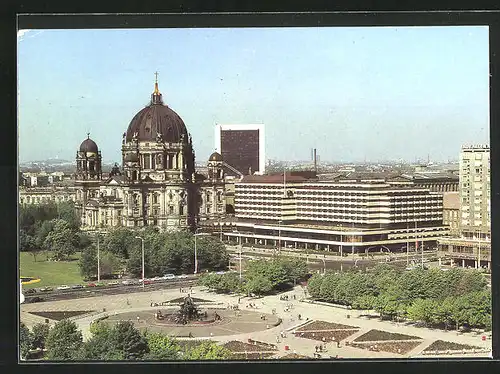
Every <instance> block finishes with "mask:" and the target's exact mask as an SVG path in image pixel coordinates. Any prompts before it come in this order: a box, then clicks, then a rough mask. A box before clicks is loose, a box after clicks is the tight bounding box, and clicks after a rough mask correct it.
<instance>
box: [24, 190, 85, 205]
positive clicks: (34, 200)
mask: <svg viewBox="0 0 500 374" xmlns="http://www.w3.org/2000/svg"><path fill="white" fill-rule="evenodd" d="M75 200H76V188H75V187H74V186H73V187H70V186H66V187H56V186H50V187H29V188H25V187H20V188H19V204H21V205H27V204H37V205H38V204H47V203H49V202H55V203H59V202H63V201H75Z"/></svg>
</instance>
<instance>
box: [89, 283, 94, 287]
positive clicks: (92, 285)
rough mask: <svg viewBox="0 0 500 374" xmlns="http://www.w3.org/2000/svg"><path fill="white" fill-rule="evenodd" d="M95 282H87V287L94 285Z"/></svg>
mask: <svg viewBox="0 0 500 374" xmlns="http://www.w3.org/2000/svg"><path fill="white" fill-rule="evenodd" d="M95 286H96V285H95V283H87V287H95Z"/></svg>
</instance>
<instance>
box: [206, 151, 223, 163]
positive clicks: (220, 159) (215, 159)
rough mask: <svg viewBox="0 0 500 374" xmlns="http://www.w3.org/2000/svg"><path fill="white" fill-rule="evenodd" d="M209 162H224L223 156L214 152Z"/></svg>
mask: <svg viewBox="0 0 500 374" xmlns="http://www.w3.org/2000/svg"><path fill="white" fill-rule="evenodd" d="M208 161H223V159H222V155H221V154H220V153H219V152H214V153H212V154H211V155H210V157H209V158H208Z"/></svg>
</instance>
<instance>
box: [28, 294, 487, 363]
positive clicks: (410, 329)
mask: <svg viewBox="0 0 500 374" xmlns="http://www.w3.org/2000/svg"><path fill="white" fill-rule="evenodd" d="M285 294H288V295H290V296H292V295H294V294H295V295H296V296H297V298H299V297H301V296H302V295H303V291H302V289H301V288H300V287H296V288H295V289H294V290H292V291H289V292H287V293H285ZM180 296H183V297H185V296H186V294H180V293H179V290H177V289H168V290H159V291H152V292H137V293H133V294H132V293H131V294H121V295H107V296H98V297H93V298H85V299H75V300H58V301H53V302H41V303H33V304H21V320H22V321H23V322H25V323H26V324H27V325H28V327H31V326H32V325H33V324H35V323H39V318H38V317H36V316H34V315H32V314H28V312H30V311H69V310H94V311H101V312H102V309H103V308H106V311H107V312H109V313H110V314H111V313H114V312H116V311H119V310H120V311H134V310H144V309H149V308H151V307H150V303H151V302H161V301H166V300H169V299H173V298H178V297H180ZM193 296H194V297H198V298H202V299H209V300H213V301H218V302H223V303H225V304H228V303H230V304H237V302H238V296H237V295H219V294H215V293H212V292H206V291H202V287H199V286H197V287H193ZM279 297H280V295H273V296H266V297H263V298H260V299H252V300H251V301H252V302H253V303H255V304H256V305H257V306H258V309H256V310H254V309H247V308H246V307H245V306H246V305H247V304H248V302H249V299H248V298H247V297H241V303H240V308H241V309H242V310H248V311H255V312H257V313H267V314H272V309H276V312H277V316H278V317H280V318H282V323H281V324H280V325H278V326H276V327H272V328H269V329H264V330H262V331H257V332H252V333H244V334H238V335H226V336H217V337H214V340H216V341H219V342H227V341H230V340H240V341H244V342H246V341H247V340H248V339H249V338H251V339H254V340H259V341H263V342H267V343H272V344H276V336H278V335H279V334H280V332H281V331H286V330H287V329H288V328H292V327H294V326H296V325H298V324H299V323H301V322H305V320H306V319H307V318H309V320H320V321H327V322H335V323H339V324H344V325H349V326H356V327H358V328H359V332H357V333H355V334H354V335H351V336H349V337H347V338H346V339H344V341H345V340H349V341H353V340H354V339H355V338H356V337H358V336H361V335H363V334H364V333H366V332H368V331H369V330H371V329H377V330H384V331H388V332H395V333H401V334H407V335H412V336H417V337H419V338H421V339H422V340H423V342H422V344H420V345H419V346H418V347H416V348H414V349H413V350H412V351H410V352H409V353H407V354H405V355H398V354H392V353H386V352H372V351H368V350H365V349H359V348H354V347H349V346H345V344H343V343H344V341H342V342H341V343H342V347H341V348H337V347H336V345H335V344H332V343H330V344H327V346H328V352H326V353H324V354H323V357H329V356H335V355H339V356H341V357H344V358H351V357H352V358H368V357H372V358H391V357H392V358H395V357H415V356H420V353H421V351H422V350H423V349H425V348H426V347H427V346H428V345H430V344H431V343H432V342H433V341H435V340H445V341H450V342H455V343H460V344H468V345H474V346H478V347H484V348H488V349H489V350H491V340H486V341H482V340H481V336H479V335H474V334H460V335H459V334H457V333H456V332H455V331H442V330H435V329H428V328H417V327H415V326H407V325H404V324H402V323H399V324H397V323H393V322H389V321H380V320H378V319H365V318H359V314H360V312H358V311H355V310H344V309H338V308H332V307H330V306H323V305H318V304H309V303H305V302H300V301H299V300H293V297H289V299H291V300H287V301H282V300H280V299H279ZM287 304H292V305H293V309H292V310H291V312H288V313H286V312H284V311H283V309H284V307H285V305H287ZM151 309H155V308H154V307H153V308H151ZM298 314H301V316H302V320H301V321H299V320H298V318H297V316H298ZM348 314H349V315H350V316H351V317H350V318H348V317H347V315H348ZM96 317H98V315H93V316H90V317H84V318H80V319H78V318H75V322H76V323H77V325H78V326H79V328H80V329H81V330H82V334H83V335H84V338H85V339H87V338H88V337H89V327H90V323H91V322H92V321H93V320H94V319H95V318H96ZM41 320H42V322H43V321H44V319H41ZM318 344H321V342H319V341H316V340H311V339H306V338H300V337H295V336H293V334H292V333H291V332H288V333H287V337H286V338H284V339H280V343H278V348H279V354H280V355H285V354H289V353H293V352H294V351H295V352H296V353H298V354H302V355H305V356H309V357H312V356H313V353H314V352H315V351H314V347H315V346H316V345H318ZM285 345H287V346H289V350H288V351H285V348H284V347H285ZM426 357H430V356H426ZM434 357H435V356H434ZM446 357H449V356H446ZM456 357H460V356H456ZM466 357H489V354H488V353H481V354H475V355H473V354H467V355H466Z"/></svg>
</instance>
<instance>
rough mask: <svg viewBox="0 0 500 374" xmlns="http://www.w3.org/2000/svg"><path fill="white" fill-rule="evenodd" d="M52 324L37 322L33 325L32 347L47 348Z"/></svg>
mask: <svg viewBox="0 0 500 374" xmlns="http://www.w3.org/2000/svg"><path fill="white" fill-rule="evenodd" d="M49 331H50V326H49V325H48V324H46V323H37V324H36V325H34V326H33V329H32V331H31V333H32V334H33V343H32V347H33V348H34V349H37V348H39V349H45V342H46V341H47V337H48V336H49Z"/></svg>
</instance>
